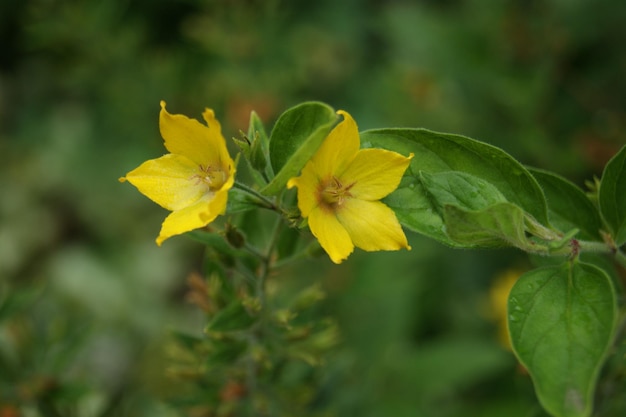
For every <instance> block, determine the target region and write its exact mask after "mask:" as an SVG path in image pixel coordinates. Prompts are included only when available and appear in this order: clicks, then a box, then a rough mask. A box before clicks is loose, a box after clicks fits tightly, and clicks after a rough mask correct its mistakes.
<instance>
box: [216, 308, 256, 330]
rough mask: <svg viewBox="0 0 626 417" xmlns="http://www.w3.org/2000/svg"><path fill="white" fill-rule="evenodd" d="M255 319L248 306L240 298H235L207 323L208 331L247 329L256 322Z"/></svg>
mask: <svg viewBox="0 0 626 417" xmlns="http://www.w3.org/2000/svg"><path fill="white" fill-rule="evenodd" d="M254 321H255V319H254V317H252V316H251V315H250V314H249V313H248V310H247V309H246V307H245V306H244V305H243V304H242V303H241V301H239V300H233V301H232V302H231V303H230V305H228V306H227V307H226V308H224V309H223V310H220V311H219V312H218V313H217V314H216V315H215V317H213V319H212V320H211V321H210V322H209V324H208V325H207V328H206V331H207V333H210V332H227V331H233V330H243V329H247V328H248V327H250V326H251V325H252V323H254Z"/></svg>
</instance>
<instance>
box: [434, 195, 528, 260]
mask: <svg viewBox="0 0 626 417" xmlns="http://www.w3.org/2000/svg"><path fill="white" fill-rule="evenodd" d="M443 217H444V222H445V225H446V232H447V234H448V236H449V237H450V239H452V240H453V241H455V242H457V243H459V244H462V245H464V246H466V247H482V248H498V247H505V246H515V247H518V248H520V249H523V250H526V251H529V252H532V251H535V248H534V247H533V246H534V244H533V243H532V242H530V241H529V240H528V238H527V237H526V227H525V225H526V213H524V210H522V209H521V208H519V207H517V206H516V205H514V204H511V203H498V204H494V205H492V206H489V207H487V208H485V209H483V210H464V209H462V208H460V207H457V206H451V205H447V206H445V207H444V215H443Z"/></svg>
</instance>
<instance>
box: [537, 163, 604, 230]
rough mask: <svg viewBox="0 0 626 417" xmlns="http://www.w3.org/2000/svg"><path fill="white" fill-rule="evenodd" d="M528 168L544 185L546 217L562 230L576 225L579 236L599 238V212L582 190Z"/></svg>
mask: <svg viewBox="0 0 626 417" xmlns="http://www.w3.org/2000/svg"><path fill="white" fill-rule="evenodd" d="M529 170H530V173H531V174H532V175H533V176H534V177H535V178H536V179H537V181H538V182H539V185H541V188H543V192H544V193H545V195H546V200H547V201H548V218H549V220H550V223H551V224H552V225H553V226H554V227H556V228H557V229H559V230H561V231H562V232H567V231H569V230H572V229H579V230H580V232H581V236H580V237H581V238H582V239H587V240H591V239H593V240H601V236H600V229H601V228H602V221H601V220H600V214H599V213H598V209H597V208H596V207H595V206H594V205H593V203H592V202H591V200H589V198H588V197H587V196H586V195H585V192H584V191H583V190H581V189H580V188H578V187H577V186H576V185H575V184H573V183H571V182H570V181H568V180H566V179H565V178H563V177H560V176H558V175H556V174H553V173H551V172H548V171H543V170H539V169H534V168H531V169H529Z"/></svg>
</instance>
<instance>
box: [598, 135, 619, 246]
mask: <svg viewBox="0 0 626 417" xmlns="http://www.w3.org/2000/svg"><path fill="white" fill-rule="evenodd" d="M598 200H599V202H600V212H601V213H602V217H603V218H604V221H605V222H606V223H607V226H608V227H609V228H610V231H611V233H612V235H613V239H614V240H615V243H616V244H617V246H621V245H623V244H624V243H626V146H624V147H622V149H621V150H620V151H619V152H618V153H617V155H615V156H614V157H613V158H611V160H610V161H609V162H608V164H607V165H606V167H605V168H604V173H602V181H601V182H600V191H599V196H598Z"/></svg>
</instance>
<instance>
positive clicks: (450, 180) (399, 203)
mask: <svg viewBox="0 0 626 417" xmlns="http://www.w3.org/2000/svg"><path fill="white" fill-rule="evenodd" d="M415 178H416V179H417V180H418V182H417V183H415V182H411V183H410V184H409V185H408V186H406V185H404V186H402V184H401V187H399V188H400V190H399V191H396V192H394V193H393V194H392V195H391V196H389V197H388V198H387V199H385V203H386V204H388V205H389V206H390V207H391V208H393V209H394V210H395V212H396V216H398V219H399V221H400V222H401V223H410V224H412V225H413V228H414V229H418V230H416V231H417V232H419V233H422V234H424V235H427V236H430V237H432V238H434V239H437V240H439V241H440V242H443V243H445V244H447V245H450V246H459V247H467V246H470V247H474V246H475V245H474V244H473V243H472V244H469V245H465V244H461V243H460V242H456V241H453V240H450V239H449V236H448V235H447V234H446V230H445V227H444V220H443V212H444V206H446V205H455V206H457V207H460V208H463V209H467V210H479V209H483V208H485V207H487V206H489V205H491V204H495V203H499V202H505V201H506V199H505V198H504V196H503V195H502V194H501V193H500V192H499V191H498V189H497V188H495V187H494V186H493V185H491V184H490V183H488V182H487V181H484V180H482V179H480V178H478V177H475V176H473V175H470V174H467V173H464V172H459V171H447V172H439V173H434V174H429V173H427V172H423V171H420V172H418V174H417V175H416V177H415ZM407 180H409V179H407V178H405V179H404V180H403V181H404V182H406V181H407ZM415 187H418V188H417V190H416V189H415ZM416 204H417V205H418V206H421V207H416Z"/></svg>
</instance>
